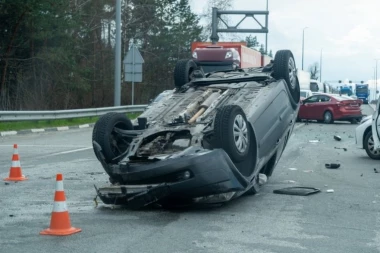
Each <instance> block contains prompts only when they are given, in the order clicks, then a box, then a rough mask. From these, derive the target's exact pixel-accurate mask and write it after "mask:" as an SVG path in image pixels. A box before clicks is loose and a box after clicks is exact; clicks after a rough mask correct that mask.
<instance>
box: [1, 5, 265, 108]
mask: <svg viewBox="0 0 380 253" xmlns="http://www.w3.org/2000/svg"><path fill="white" fill-rule="evenodd" d="M121 3H122V13H121V17H122V31H121V38H122V60H123V58H124V56H125V55H126V53H127V52H128V50H129V47H130V45H131V44H132V43H133V44H135V45H136V46H137V47H138V48H139V50H140V52H141V54H142V56H143V58H144V61H145V63H144V65H143V82H142V83H137V84H136V85H135V101H134V102H135V104H145V103H147V102H148V101H149V99H151V98H153V97H154V96H156V95H157V94H158V93H160V92H161V91H163V90H165V89H172V88H173V78H172V76H173V70H174V66H175V63H176V62H177V60H179V59H183V58H189V57H190V56H191V43H192V42H193V41H207V40H209V36H210V34H208V30H209V28H210V26H207V25H206V26H204V27H203V26H202V25H201V22H200V19H201V18H202V15H196V14H195V13H193V12H192V10H191V8H190V5H189V0H122V1H121ZM231 3H232V1H228V0H209V3H208V8H210V7H211V6H224V7H225V8H230V7H231ZM206 11H207V12H208V13H209V14H210V15H211V10H208V9H207V10H206ZM0 19H1V20H2V22H0V34H1V37H0V76H1V79H0V110H48V109H49V110H57V109H74V108H90V107H103V106H112V105H113V90H114V46H115V1H114V0H91V1H89V0H54V1H53V0H0ZM246 40H247V42H248V44H250V43H251V45H252V46H258V45H260V44H259V43H258V42H257V39H256V38H255V37H252V36H248V37H247V39H246ZM120 78H122V77H120ZM130 103H131V85H130V83H126V82H124V81H122V97H121V104H122V105H126V104H130Z"/></svg>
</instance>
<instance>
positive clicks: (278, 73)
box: [273, 50, 301, 104]
mask: <svg viewBox="0 0 380 253" xmlns="http://www.w3.org/2000/svg"><path fill="white" fill-rule="evenodd" d="M273 76H274V78H276V79H284V80H285V82H286V84H287V85H288V88H289V90H290V94H291V95H292V98H293V100H294V101H296V102H297V104H298V101H300V98H301V92H300V85H299V82H298V77H297V68H296V62H295V60H294V56H293V54H292V52H291V51H290V50H279V51H277V52H276V55H275V57H274V64H273Z"/></svg>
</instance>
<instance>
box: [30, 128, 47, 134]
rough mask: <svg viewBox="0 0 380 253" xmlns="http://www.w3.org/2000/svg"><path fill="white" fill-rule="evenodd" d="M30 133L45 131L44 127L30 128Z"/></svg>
mask: <svg viewBox="0 0 380 253" xmlns="http://www.w3.org/2000/svg"><path fill="white" fill-rule="evenodd" d="M31 131H32V133H39V132H45V129H43V128H36V129H31Z"/></svg>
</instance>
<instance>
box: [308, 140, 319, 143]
mask: <svg viewBox="0 0 380 253" xmlns="http://www.w3.org/2000/svg"><path fill="white" fill-rule="evenodd" d="M309 142H310V143H317V142H319V140H310V141H309Z"/></svg>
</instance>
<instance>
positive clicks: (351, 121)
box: [350, 119, 358, 124]
mask: <svg viewBox="0 0 380 253" xmlns="http://www.w3.org/2000/svg"><path fill="white" fill-rule="evenodd" d="M350 123H351V124H358V120H357V119H351V120H350Z"/></svg>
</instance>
